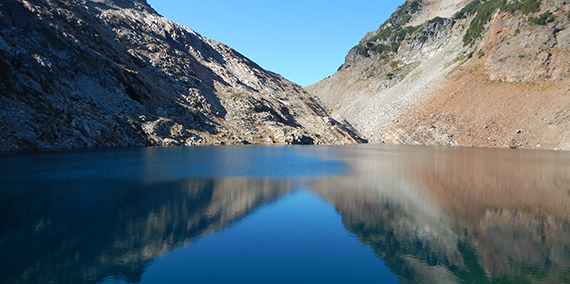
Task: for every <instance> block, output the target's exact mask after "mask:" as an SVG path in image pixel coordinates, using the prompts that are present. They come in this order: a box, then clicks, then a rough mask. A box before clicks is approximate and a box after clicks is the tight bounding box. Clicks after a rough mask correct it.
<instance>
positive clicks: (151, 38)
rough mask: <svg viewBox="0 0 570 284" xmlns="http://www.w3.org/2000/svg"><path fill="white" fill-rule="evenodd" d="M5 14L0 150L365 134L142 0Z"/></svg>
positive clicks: (36, 1) (21, 6) (44, 2)
mask: <svg viewBox="0 0 570 284" xmlns="http://www.w3.org/2000/svg"><path fill="white" fill-rule="evenodd" d="M0 15H1V16H0V151H14V150H29V149H57V148H84V147H119V146H132V145H137V146H144V145H199V144H248V143H264V144H269V143H280V144H285V143H289V144H300V143H302V144H321V143H335V144H339V143H353V142H359V141H361V140H360V138H359V137H358V136H356V135H354V134H353V132H352V131H351V129H350V127H348V126H346V125H345V124H342V123H340V122H338V121H335V120H333V119H331V118H330V117H329V116H328V115H327V113H326V111H325V110H324V108H322V107H321V106H320V104H319V102H318V100H317V99H316V98H315V97H313V96H310V95H308V94H307V93H306V92H305V91H304V90H303V89H302V88H301V87H300V86H298V85H296V84H294V83H291V82H289V81H287V80H285V79H284V78H282V77H281V76H279V75H278V74H275V73H272V72H269V71H266V70H264V69H262V68H261V67H259V66H258V65H256V64H255V63H253V62H251V61H250V60H248V59H247V58H245V57H244V56H242V55H241V54H239V53H237V52H236V51H235V50H232V49H231V48H229V47H227V46H225V45H223V44H221V43H219V42H216V41H213V40H210V39H207V38H204V37H203V36H201V35H199V34H197V33H196V32H194V31H192V30H191V29H189V28H187V27H184V26H181V25H178V24H176V23H174V22H172V21H169V20H167V19H165V18H163V17H162V16H160V15H158V14H157V13H156V12H155V11H154V10H153V9H152V8H151V7H150V6H149V5H148V4H147V3H146V1H144V0H7V1H2V2H1V3H0Z"/></svg>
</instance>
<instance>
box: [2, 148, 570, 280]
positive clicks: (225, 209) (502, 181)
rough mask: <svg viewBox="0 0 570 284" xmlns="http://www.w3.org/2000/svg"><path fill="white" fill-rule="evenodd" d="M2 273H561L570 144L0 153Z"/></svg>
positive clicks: (408, 276)
mask: <svg viewBox="0 0 570 284" xmlns="http://www.w3.org/2000/svg"><path fill="white" fill-rule="evenodd" d="M0 214H1V215H0V216H2V219H1V220H0V250H1V251H2V252H3V253H2V254H1V255H0V283H105V284H107V283H399V282H413V283H443V282H445V283H570V281H569V280H570V153H566V152H550V151H524V150H501V149H476V148H439V147H388V146H374V145H359V146H345V147H333V146H286V147H285V146H275V147H269V146H244V147H180V148H142V149H124V150H105V151H84V152H63V153H36V154H20V155H4V156H0Z"/></svg>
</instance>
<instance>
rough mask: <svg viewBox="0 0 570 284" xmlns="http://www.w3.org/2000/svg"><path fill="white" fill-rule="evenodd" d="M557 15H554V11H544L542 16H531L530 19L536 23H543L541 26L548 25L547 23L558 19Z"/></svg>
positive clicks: (532, 22)
mask: <svg viewBox="0 0 570 284" xmlns="http://www.w3.org/2000/svg"><path fill="white" fill-rule="evenodd" d="M556 18H557V16H556V15H553V14H552V12H550V11H547V12H544V13H542V14H541V15H540V16H538V18H535V17H529V18H528V21H529V23H531V24H534V25H541V26H546V24H547V23H551V22H553V21H554V19H556Z"/></svg>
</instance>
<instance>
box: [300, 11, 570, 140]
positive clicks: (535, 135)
mask: <svg viewBox="0 0 570 284" xmlns="http://www.w3.org/2000/svg"><path fill="white" fill-rule="evenodd" d="M569 18H570V5H568V4H567V1H561V0H555V1H536V0H522V1H521V0H509V1H506V0H487V1H483V0H475V1H465V0H413V1H410V0H408V1H406V2H405V3H404V4H403V5H402V6H400V7H399V8H398V9H397V10H396V11H395V12H394V13H393V14H392V16H391V17H390V18H389V19H388V20H387V21H386V22H385V23H384V24H382V25H381V26H380V27H379V29H378V30H376V31H373V32H370V33H368V34H366V35H365V36H364V38H363V39H362V40H361V41H360V42H359V43H358V45H356V46H355V47H354V48H353V49H352V50H350V52H349V53H348V55H347V56H346V58H345V63H344V64H343V65H342V66H341V67H340V68H339V70H338V72H336V73H335V74H333V75H331V76H330V77H327V78H325V79H324V80H322V81H320V82H318V83H316V84H314V85H312V86H308V87H306V90H307V91H308V92H309V93H310V94H312V95H315V96H317V97H318V98H320V99H321V101H322V102H323V104H324V105H325V107H326V108H327V110H329V112H330V113H331V116H333V117H334V118H336V119H337V120H338V119H342V120H344V119H346V121H348V122H349V123H350V124H351V125H353V126H354V128H355V129H356V130H357V131H358V132H359V133H360V134H361V135H362V137H364V138H365V139H368V140H369V141H370V142H372V143H388V144H414V145H460V146H480V147H511V148H540V149H563V150H570V60H568V58H569V57H568V54H570V29H569V27H570V20H569Z"/></svg>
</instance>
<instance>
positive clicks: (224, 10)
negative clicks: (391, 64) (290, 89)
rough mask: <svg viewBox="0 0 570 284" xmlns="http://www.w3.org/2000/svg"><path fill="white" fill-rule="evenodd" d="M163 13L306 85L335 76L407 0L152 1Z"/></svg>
mask: <svg viewBox="0 0 570 284" xmlns="http://www.w3.org/2000/svg"><path fill="white" fill-rule="evenodd" d="M147 1H148V3H149V4H150V5H151V6H152V7H153V8H154V9H155V10H156V11H157V12H158V13H160V14H161V15H163V16H165V17H166V18H168V19H170V20H173V21H175V22H177V23H179V24H182V25H185V26H187V27H189V28H191V29H193V30H194V31H196V32H198V33H200V34H201V35H203V36H205V37H208V38H211V39H213V40H217V41H220V42H222V43H224V44H226V45H228V46H230V47H232V48H233V49H235V50H237V51H238V52H240V53H241V54H243V55H245V56H246V57H248V58H249V59H251V60H253V61H254V62H256V63H257V64H259V65H260V66H261V67H263V68H264V69H268V70H271V71H273V72H275V73H279V74H281V75H282V76H283V77H285V78H287V79H289V80H291V81H293V82H295V83H297V84H299V85H301V86H306V85H310V84H314V83H316V82H318V81H320V80H321V79H323V78H325V77H327V76H329V75H332V74H333V73H334V72H336V70H337V69H338V67H339V66H340V65H341V64H343V63H344V57H345V56H346V54H347V53H348V51H349V50H350V49H351V48H352V47H354V46H355V45H356V44H358V42H359V41H360V39H362V37H363V36H364V34H366V33H367V32H370V31H374V30H376V29H378V27H379V26H380V25H381V24H382V23H384V21H385V20H386V19H388V17H389V16H390V15H391V14H392V12H394V11H395V10H396V8H397V7H398V6H399V5H401V4H403V3H404V0H398V1H387V0H375V1H374V0H351V1H337V0H328V1H324V0H287V1H280V0H242V1H235V0H234V1H231V0H206V1H205V0H201V1H192V0H147Z"/></svg>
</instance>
